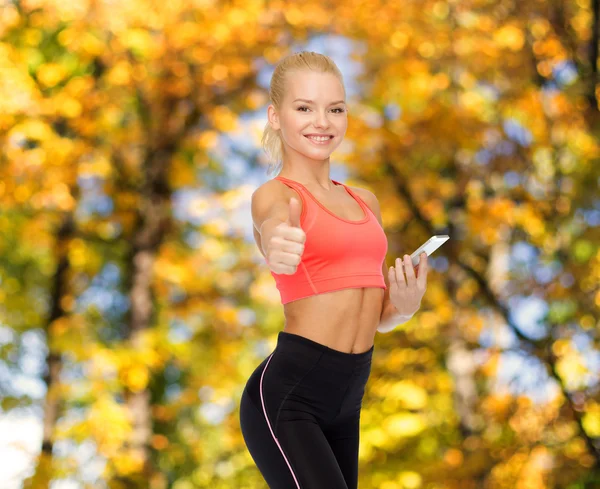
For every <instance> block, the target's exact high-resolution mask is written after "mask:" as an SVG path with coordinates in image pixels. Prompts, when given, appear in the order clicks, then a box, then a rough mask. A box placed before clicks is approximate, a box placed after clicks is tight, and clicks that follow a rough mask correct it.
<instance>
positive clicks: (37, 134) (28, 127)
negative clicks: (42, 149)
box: [9, 119, 54, 142]
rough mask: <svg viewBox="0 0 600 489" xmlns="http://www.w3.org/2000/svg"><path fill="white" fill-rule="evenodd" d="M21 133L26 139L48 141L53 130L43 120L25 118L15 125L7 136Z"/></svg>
mask: <svg viewBox="0 0 600 489" xmlns="http://www.w3.org/2000/svg"><path fill="white" fill-rule="evenodd" d="M17 135H21V136H22V137H25V138H27V139H33V140H36V141H40V142H45V141H49V140H51V139H52V138H53V137H54V131H53V130H52V128H51V127H50V126H49V125H48V124H46V123H45V122H44V121H41V120H38V119H26V120H24V121H23V122H21V123H20V124H17V125H15V127H13V129H12V131H10V132H9V137H16V136H17Z"/></svg>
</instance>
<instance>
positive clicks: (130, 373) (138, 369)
mask: <svg viewBox="0 0 600 489" xmlns="http://www.w3.org/2000/svg"><path fill="white" fill-rule="evenodd" d="M119 378H120V380H121V382H122V383H123V384H124V385H125V386H127V387H128V388H129V389H130V390H132V391H134V392H139V391H141V390H143V389H145V388H146V386H147V385H148V380H149V373H148V368H146V367H145V366H144V365H140V364H139V363H138V364H131V365H127V366H126V367H124V368H123V369H122V370H121V372H120V375H119Z"/></svg>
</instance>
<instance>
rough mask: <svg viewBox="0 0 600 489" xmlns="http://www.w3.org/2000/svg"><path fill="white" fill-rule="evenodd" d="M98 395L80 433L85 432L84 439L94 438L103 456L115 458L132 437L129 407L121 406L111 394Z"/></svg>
mask: <svg viewBox="0 0 600 489" xmlns="http://www.w3.org/2000/svg"><path fill="white" fill-rule="evenodd" d="M97 395H98V397H97V399H96V402H94V403H93V404H92V405H91V406H90V408H89V411H88V414H87V420H86V421H85V425H84V426H81V429H80V431H81V430H83V431H84V433H82V435H83V436H82V438H87V436H89V435H91V436H92V437H93V439H94V441H95V443H96V444H97V446H98V451H99V452H100V453H101V454H102V455H104V456H107V457H113V456H115V455H116V454H117V452H118V450H119V447H120V446H122V445H123V443H124V442H125V441H126V440H128V439H129V437H130V434H131V431H132V429H131V422H130V415H129V412H128V409H127V406H126V405H124V404H119V403H118V402H117V401H116V400H115V399H113V398H112V396H111V395H110V394H108V393H103V392H98V393H97ZM107 427H110V429H107Z"/></svg>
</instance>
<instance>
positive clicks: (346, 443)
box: [323, 413, 360, 489]
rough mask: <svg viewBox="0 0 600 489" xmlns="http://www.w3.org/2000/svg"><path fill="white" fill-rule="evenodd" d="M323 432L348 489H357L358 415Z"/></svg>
mask: <svg viewBox="0 0 600 489" xmlns="http://www.w3.org/2000/svg"><path fill="white" fill-rule="evenodd" d="M323 432H324V434H325V438H327V441H328V443H329V446H330V447H331V450H332V451H333V454H334V455H335V458H336V460H337V462H338V465H339V466H340V470H341V471H342V474H343V475H344V480H345V481H346V485H347V486H348V489H357V488H358V447H359V432H360V413H357V414H356V415H354V416H352V417H350V418H348V419H347V420H345V421H344V422H343V423H338V424H336V425H334V426H331V427H328V428H327V429H325V430H324V431H323Z"/></svg>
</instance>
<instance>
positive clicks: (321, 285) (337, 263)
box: [271, 176, 388, 304]
mask: <svg viewBox="0 0 600 489" xmlns="http://www.w3.org/2000/svg"><path fill="white" fill-rule="evenodd" d="M275 178H276V179H277V180H280V181H281V182H283V183H284V184H285V185H287V186H288V187H291V188H293V189H294V190H296V192H298V194H300V198H301V199H302V214H301V215H300V227H301V228H302V229H303V230H304V232H305V233H306V242H305V243H304V253H303V254H302V259H301V261H300V263H299V264H298V268H297V269H296V273H294V274H293V275H285V274H279V273H274V272H273V271H271V275H272V276H273V278H274V279H275V285H276V287H277V289H278V290H279V293H280V295H281V303H282V304H287V303H288V302H292V301H295V300H298V299H304V298H305V297H310V296H312V295H317V294H323V293H325V292H332V291H334V290H341V289H353V288H360V287H381V288H383V289H386V288H387V286H386V284H385V279H384V277H383V274H382V271H381V267H382V264H383V262H384V260H385V255H386V253H387V249H388V242H387V237H386V235H385V233H384V231H383V229H382V227H381V225H380V224H379V221H378V220H377V217H376V216H375V215H374V214H373V212H371V209H370V208H369V206H368V205H367V204H365V202H364V201H363V200H362V199H361V198H360V197H358V196H357V195H356V194H355V193H354V192H353V191H352V190H350V188H348V187H347V186H346V185H344V184H343V183H340V182H337V181H335V180H332V182H333V183H334V184H335V185H342V186H343V187H344V188H345V189H346V191H347V192H348V193H349V194H350V195H351V196H352V197H353V198H354V199H355V200H356V201H357V202H358V203H359V204H360V207H361V208H362V210H363V212H364V217H363V218H362V219H360V220H358V221H349V220H347V219H343V218H341V217H338V216H336V215H335V214H333V213H332V212H330V211H329V210H328V209H327V208H326V207H325V206H323V205H322V204H321V203H320V202H319V201H318V200H317V199H316V198H315V197H314V196H313V195H312V194H311V193H310V192H309V191H308V189H307V188H306V187H305V186H304V185H302V184H301V183H299V182H296V181H294V180H290V179H288V178H285V177H281V176H277V177H275Z"/></svg>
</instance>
